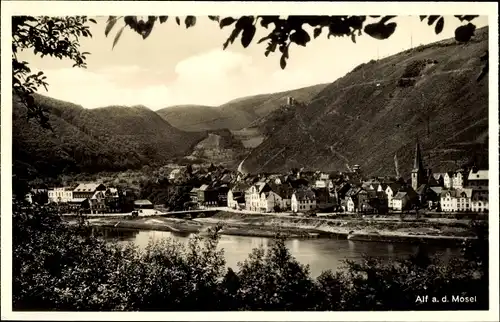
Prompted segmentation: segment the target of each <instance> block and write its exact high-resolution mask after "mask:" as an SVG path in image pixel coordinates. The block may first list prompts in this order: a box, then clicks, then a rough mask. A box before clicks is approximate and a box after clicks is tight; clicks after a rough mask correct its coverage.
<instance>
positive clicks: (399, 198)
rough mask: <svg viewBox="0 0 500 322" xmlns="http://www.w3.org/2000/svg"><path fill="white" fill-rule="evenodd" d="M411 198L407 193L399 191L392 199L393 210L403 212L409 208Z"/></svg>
mask: <svg viewBox="0 0 500 322" xmlns="http://www.w3.org/2000/svg"><path fill="white" fill-rule="evenodd" d="M409 201H410V197H409V196H408V193H407V192H405V191H399V192H398V193H396V195H395V196H394V197H393V198H392V209H393V210H395V211H403V210H405V209H407V208H408V206H409Z"/></svg>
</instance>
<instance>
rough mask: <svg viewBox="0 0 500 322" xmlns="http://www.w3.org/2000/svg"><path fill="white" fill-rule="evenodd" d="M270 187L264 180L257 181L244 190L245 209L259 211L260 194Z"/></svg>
mask: <svg viewBox="0 0 500 322" xmlns="http://www.w3.org/2000/svg"><path fill="white" fill-rule="evenodd" d="M270 190H271V188H270V187H269V185H268V184H266V183H265V182H257V183H256V184H254V185H253V186H251V187H250V188H249V189H247V190H246V191H245V208H246V209H247V210H252V211H259V210H260V209H261V200H260V199H261V194H262V193H263V192H268V191H270Z"/></svg>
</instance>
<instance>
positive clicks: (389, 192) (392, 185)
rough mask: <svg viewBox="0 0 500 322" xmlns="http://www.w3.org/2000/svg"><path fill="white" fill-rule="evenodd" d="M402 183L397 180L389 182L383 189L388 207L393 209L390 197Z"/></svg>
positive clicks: (392, 196) (391, 197)
mask: <svg viewBox="0 0 500 322" xmlns="http://www.w3.org/2000/svg"><path fill="white" fill-rule="evenodd" d="M401 187H402V185H401V184H400V183H397V182H393V183H389V184H388V185H387V188H386V189H385V195H386V197H387V206H388V207H389V209H393V208H394V206H393V204H392V199H393V198H394V196H395V195H396V194H397V193H398V191H399V189H401Z"/></svg>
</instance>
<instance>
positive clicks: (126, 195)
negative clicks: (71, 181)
mask: <svg viewBox="0 0 500 322" xmlns="http://www.w3.org/2000/svg"><path fill="white" fill-rule="evenodd" d="M35 195H37V196H39V195H46V202H47V203H53V204H58V205H59V206H60V207H61V208H62V209H64V210H65V211H68V212H83V213H91V214H99V213H115V212H127V211H131V210H132V209H134V208H153V206H154V205H153V204H152V203H151V202H150V201H148V200H136V198H135V195H134V194H132V193H130V192H128V191H126V190H124V191H121V190H120V189H118V188H115V187H106V186H105V185H104V184H102V183H95V182H94V183H80V184H77V185H76V186H68V187H54V188H50V189H47V190H45V189H35V190H33V191H32V193H30V194H28V196H27V200H28V202H30V203H32V202H33V199H34V197H35Z"/></svg>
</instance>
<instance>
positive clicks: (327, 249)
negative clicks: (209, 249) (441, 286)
mask: <svg viewBox="0 0 500 322" xmlns="http://www.w3.org/2000/svg"><path fill="white" fill-rule="evenodd" d="M96 229H97V228H96ZM98 230H99V231H102V232H103V235H104V237H105V238H106V239H108V240H118V241H119V242H133V243H135V244H136V245H137V246H138V247H139V248H144V247H146V246H147V244H148V242H149V240H150V239H153V240H159V239H163V238H169V237H171V238H173V239H175V240H177V241H180V242H183V243H186V242H187V241H188V239H189V237H190V236H191V234H188V233H173V232H165V231H155V230H144V231H141V230H130V229H111V228H98ZM269 243H270V239H269V238H260V237H244V236H225V235H222V236H221V239H220V242H219V247H220V248H224V254H225V257H226V263H227V266H228V267H232V268H233V269H237V263H238V262H242V261H244V260H245V259H246V258H248V255H249V253H250V252H251V251H252V249H253V248H256V247H259V246H261V245H263V246H264V248H266V247H268V246H269ZM286 245H287V246H288V248H289V250H290V252H291V254H292V255H293V256H294V257H295V258H296V259H297V260H298V261H299V262H301V263H303V264H309V268H310V271H311V275H313V276H314V277H317V276H319V275H320V274H321V272H322V271H324V270H328V269H332V270H334V271H335V270H337V269H339V268H341V266H342V261H343V260H345V259H351V260H360V259H361V258H362V256H363V254H367V255H370V256H377V257H382V258H385V259H387V260H390V259H395V258H401V257H406V256H409V255H410V254H415V253H416V252H417V250H418V245H411V244H403V243H394V244H389V243H379V242H362V241H350V240H342V239H339V240H337V239H328V238H317V239H290V240H287V241H286ZM427 249H428V251H429V252H430V253H431V254H439V255H440V257H441V258H442V259H443V260H444V261H447V260H449V259H450V258H452V257H455V256H460V250H459V249H458V248H449V247H439V246H428V248H427Z"/></svg>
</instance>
